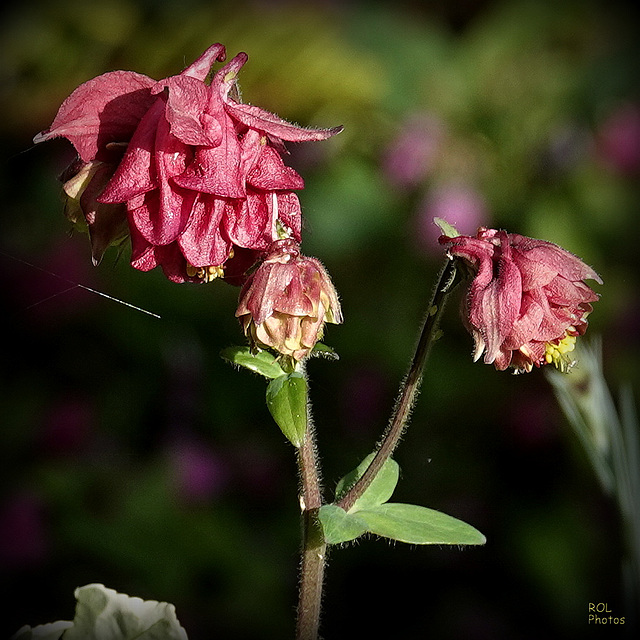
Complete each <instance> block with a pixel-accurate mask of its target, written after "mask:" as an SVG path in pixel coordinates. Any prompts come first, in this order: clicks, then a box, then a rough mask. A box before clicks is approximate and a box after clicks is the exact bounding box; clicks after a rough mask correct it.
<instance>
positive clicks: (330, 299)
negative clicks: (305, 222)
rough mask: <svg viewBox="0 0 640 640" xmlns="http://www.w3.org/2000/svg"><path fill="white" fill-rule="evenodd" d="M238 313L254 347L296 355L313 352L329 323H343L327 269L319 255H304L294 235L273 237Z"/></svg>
mask: <svg viewBox="0 0 640 640" xmlns="http://www.w3.org/2000/svg"><path fill="white" fill-rule="evenodd" d="M236 316H237V317H238V318H239V319H240V322H241V324H242V326H243V328H244V332H245V335H247V336H248V337H249V339H250V340H251V342H252V344H253V345H254V346H257V347H260V348H271V349H274V350H275V351H277V352H279V353H280V354H282V355H284V356H288V357H291V358H293V359H294V360H301V359H302V358H304V357H305V356H307V355H308V354H309V352H310V351H311V349H313V347H314V345H315V344H316V342H317V341H318V340H319V339H320V338H321V337H322V332H323V328H324V324H325V322H332V323H334V324H339V323H341V322H342V311H341V309H340V302H339V301H338V295H337V293H336V290H335V288H334V286H333V283H332V282H331V279H330V278H329V274H328V273H327V272H326V270H325V268H324V267H323V266H322V264H321V263H320V261H319V260H316V259H315V258H307V257H305V256H303V255H302V254H301V253H300V247H299V246H298V243H297V242H295V241H294V240H292V239H290V238H289V239H285V240H277V241H276V242H274V243H273V244H272V245H271V247H270V248H269V250H268V252H267V254H266V256H265V259H264V261H263V262H262V263H261V264H260V266H258V268H257V269H256V270H255V271H254V272H253V273H252V274H251V275H250V276H249V278H248V279H247V281H246V283H245V284H244V286H243V288H242V291H241V293H240V300H239V303H238V309H237V311H236Z"/></svg>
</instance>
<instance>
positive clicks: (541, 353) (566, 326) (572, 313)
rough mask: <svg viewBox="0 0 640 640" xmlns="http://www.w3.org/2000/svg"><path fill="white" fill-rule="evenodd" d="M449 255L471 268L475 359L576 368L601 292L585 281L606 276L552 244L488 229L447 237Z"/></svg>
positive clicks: (468, 307) (468, 311)
mask: <svg viewBox="0 0 640 640" xmlns="http://www.w3.org/2000/svg"><path fill="white" fill-rule="evenodd" d="M439 241H440V243H441V244H443V245H444V246H445V247H446V248H447V252H448V255H449V256H451V257H452V258H458V259H461V260H463V261H464V263H466V265H467V266H468V267H469V272H470V273H471V282H470V285H469V289H468V295H467V298H466V301H465V306H464V311H463V319H464V322H465V325H466V326H467V328H468V329H469V331H470V333H471V335H472V336H473V339H474V342H475V351H474V360H478V359H479V358H480V357H481V356H483V355H484V362H485V363H487V364H493V365H494V366H495V367H496V369H498V370H500V371H502V370H505V369H507V368H508V367H511V368H513V369H515V371H516V372H524V371H527V372H528V371H531V369H532V368H533V367H534V366H536V367H540V366H542V365H544V364H553V365H555V366H556V367H557V368H558V369H560V370H561V371H568V370H569V369H570V368H571V366H572V364H573V360H572V358H571V351H573V348H574V345H575V341H576V337H577V336H579V335H582V334H583V333H584V332H585V330H586V328H587V316H588V315H589V313H590V312H591V311H592V307H591V303H592V302H595V301H596V300H598V297H599V296H598V295H597V294H596V293H595V292H594V291H592V289H591V288H590V287H588V286H587V285H586V284H585V283H584V282H583V281H584V280H587V279H591V280H595V281H596V282H598V283H600V284H602V280H601V278H600V276H599V275H598V274H597V273H596V272H595V271H594V270H593V269H592V268H591V267H589V266H588V265H586V264H585V263H584V262H582V260H580V259H579V258H577V257H576V256H574V255H573V254H572V253H569V252H568V251H566V250H565V249H562V248H561V247H559V246H558V245H556V244H553V243H552V242H546V241H544V240H535V239H533V238H527V237H525V236H521V235H518V234H515V233H507V232H506V231H497V230H495V229H487V228H485V227H480V228H479V229H478V232H477V233H476V235H475V236H460V235H459V236H451V235H442V236H440V239H439Z"/></svg>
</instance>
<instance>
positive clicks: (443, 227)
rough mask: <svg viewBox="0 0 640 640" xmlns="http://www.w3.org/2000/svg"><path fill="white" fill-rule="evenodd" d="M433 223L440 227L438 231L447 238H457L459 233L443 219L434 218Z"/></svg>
mask: <svg viewBox="0 0 640 640" xmlns="http://www.w3.org/2000/svg"><path fill="white" fill-rule="evenodd" d="M433 221H434V223H435V224H437V225H438V227H440V231H442V233H443V234H444V235H445V236H448V237H449V238H457V237H458V236H459V235H460V232H459V231H458V230H457V229H456V228H455V227H454V226H453V225H452V224H449V223H448V222H447V221H446V220H444V219H443V218H434V219H433Z"/></svg>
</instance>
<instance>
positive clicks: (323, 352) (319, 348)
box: [309, 342, 340, 360]
mask: <svg viewBox="0 0 640 640" xmlns="http://www.w3.org/2000/svg"><path fill="white" fill-rule="evenodd" d="M309 355H312V356H323V357H325V358H329V359H330V360H340V356H339V355H338V354H337V353H336V351H335V349H334V348H333V347H330V346H329V345H326V344H324V343H322V342H316V343H315V345H313V349H311V353H310V354H309Z"/></svg>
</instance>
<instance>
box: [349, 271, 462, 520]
mask: <svg viewBox="0 0 640 640" xmlns="http://www.w3.org/2000/svg"><path fill="white" fill-rule="evenodd" d="M456 273H457V268H456V261H455V260H452V259H447V262H446V263H445V265H444V267H443V268H442V270H441V271H440V277H439V279H438V283H437V285H436V287H435V289H434V292H433V297H432V299H431V302H430V304H429V306H428V308H427V314H426V317H425V320H424V324H423V326H422V331H421V333H420V338H419V340H418V344H417V347H416V351H415V354H414V356H413V359H412V361H411V365H410V367H409V372H408V373H407V376H406V377H405V379H404V380H403V382H402V384H401V386H400V395H399V396H398V401H397V403H396V406H395V409H394V412H393V415H392V417H391V422H390V423H389V426H388V427H387V430H386V431H385V434H384V436H383V439H382V442H381V444H380V446H379V448H378V450H377V452H376V455H375V456H374V458H373V460H372V461H371V463H370V464H369V466H368V467H367V470H366V471H365V472H364V473H363V474H362V476H361V477H360V478H359V479H358V481H357V482H356V483H355V484H354V485H353V486H352V487H351V488H350V489H349V491H347V493H346V494H345V495H344V496H343V497H342V498H341V499H340V500H339V501H338V503H337V504H338V506H339V507H341V508H342V509H344V510H345V511H349V509H351V507H353V505H354V504H355V502H356V500H357V499H358V498H359V497H360V496H361V495H362V494H363V493H364V492H365V491H366V490H367V488H368V487H369V485H370V484H371V482H372V481H373V479H374V478H375V477H376V475H377V474H378V472H379V471H380V469H382V467H383V466H384V463H385V462H386V461H387V460H388V459H389V458H390V457H391V455H392V454H393V452H394V451H395V448H396V447H397V446H398V443H399V442H400V439H401V438H402V435H403V433H404V431H405V429H406V427H407V425H408V422H409V416H410V414H411V409H412V408H413V405H414V403H415V401H416V398H417V393H418V389H419V388H420V382H421V381H422V374H423V372H424V367H425V364H426V362H427V358H428V356H429V352H430V350H431V346H432V345H433V343H434V342H435V341H436V340H437V339H438V338H439V337H440V334H439V331H438V322H439V320H440V316H441V315H442V311H443V309H444V306H445V302H446V298H447V296H448V294H449V293H450V292H451V290H452V289H453V287H454V284H455V281H456Z"/></svg>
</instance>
